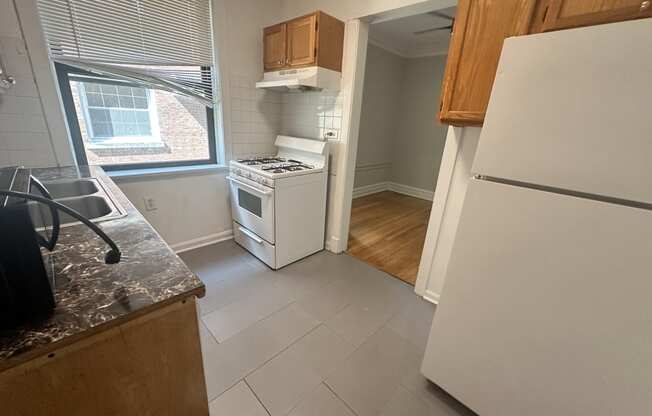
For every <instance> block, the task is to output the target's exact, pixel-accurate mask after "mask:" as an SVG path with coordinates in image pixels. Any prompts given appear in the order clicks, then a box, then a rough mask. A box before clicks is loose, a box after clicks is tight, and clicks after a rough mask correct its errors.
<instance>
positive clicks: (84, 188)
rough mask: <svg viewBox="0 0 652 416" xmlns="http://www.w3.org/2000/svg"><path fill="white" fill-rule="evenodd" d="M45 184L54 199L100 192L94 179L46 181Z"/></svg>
mask: <svg viewBox="0 0 652 416" xmlns="http://www.w3.org/2000/svg"><path fill="white" fill-rule="evenodd" d="M43 185H45V187H46V188H47V190H48V192H50V195H52V198H53V199H60V198H70V197H75V196H83V195H91V194H94V193H96V192H99V188H98V186H97V184H96V182H95V180H93V179H75V180H71V181H68V180H66V181H56V182H46V183H44V184H43Z"/></svg>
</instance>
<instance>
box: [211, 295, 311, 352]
mask: <svg viewBox="0 0 652 416" xmlns="http://www.w3.org/2000/svg"><path fill="white" fill-rule="evenodd" d="M238 302H239V301H238ZM233 303H235V302H233ZM293 303H295V301H290V302H289V303H286V304H285V305H282V306H281V307H279V308H278V309H275V310H273V311H271V312H270V313H269V314H267V315H265V316H263V317H262V318H260V319H258V320H257V321H256V322H253V323H252V324H251V325H249V326H246V327H244V328H242V329H240V330H239V331H238V332H235V333H233V334H231V335H230V336H229V337H228V338H226V339H224V340H223V341H221V342H220V341H218V343H222V342H226V341H228V340H229V339H231V338H233V337H235V336H236V335H238V334H241V333H242V332H244V331H246V330H247V329H249V328H251V327H252V326H254V325H256V324H257V323H259V322H262V321H264V320H265V319H267V318H269V317H270V316H272V315H274V314H275V313H277V312H280V311H282V310H283V309H285V308H286V307H288V306H290V305H292V304H293ZM231 304H232V303H231ZM225 307H226V306H225ZM221 309H223V308H221ZM219 310H220V309H217V310H215V311H213V312H218V311H219ZM213 312H211V313H213ZM311 316H312V315H311ZM206 327H207V328H208V325H206ZM208 330H209V331H210V332H211V334H212V332H213V331H211V330H210V328H208ZM215 339H217V337H215Z"/></svg>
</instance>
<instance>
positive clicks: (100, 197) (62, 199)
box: [28, 178, 126, 227]
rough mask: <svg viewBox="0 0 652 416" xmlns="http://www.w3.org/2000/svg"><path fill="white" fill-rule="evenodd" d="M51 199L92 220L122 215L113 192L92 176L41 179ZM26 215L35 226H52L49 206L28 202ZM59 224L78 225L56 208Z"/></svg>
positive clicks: (100, 220)
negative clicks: (46, 180) (30, 217)
mask: <svg viewBox="0 0 652 416" xmlns="http://www.w3.org/2000/svg"><path fill="white" fill-rule="evenodd" d="M43 185H44V186H45V187H46V188H47V190H48V192H50V195H51V196H52V199H54V200H55V201H57V202H59V203H61V204H63V205H65V206H67V207H68V208H71V209H74V210H75V211H77V212H79V213H80V214H81V215H83V216H84V217H86V218H88V219H89V220H91V221H93V222H102V221H109V220H113V219H116V218H120V217H124V216H125V215H126V214H125V211H124V209H123V208H122V207H121V206H120V204H119V203H118V202H117V201H116V200H115V199H114V198H113V195H111V193H110V192H109V191H108V190H107V189H106V188H105V187H104V186H103V185H102V183H101V182H100V181H98V180H97V179H95V178H84V179H74V180H62V181H51V182H43ZM28 204H29V210H30V215H31V216H32V219H33V221H34V223H35V225H36V226H37V227H42V226H50V225H52V219H51V217H50V211H49V209H48V208H47V207H46V206H45V205H44V204H40V203H38V202H29V203H28ZM59 219H60V223H61V226H62V227H64V226H67V225H72V224H78V223H79V221H78V220H77V219H76V218H74V217H72V216H70V215H68V214H66V213H65V212H63V211H59Z"/></svg>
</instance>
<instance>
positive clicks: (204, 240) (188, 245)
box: [170, 229, 233, 254]
mask: <svg viewBox="0 0 652 416" xmlns="http://www.w3.org/2000/svg"><path fill="white" fill-rule="evenodd" d="M232 238H233V230H232V229H229V230H225V231H222V232H219V233H215V234H209V235H206V236H204V237H199V238H193V239H192V240H187V241H182V242H180V243H176V244H173V245H171V246H170V247H171V248H172V250H174V252H175V253H177V254H178V253H183V252H184V251H190V250H194V249H196V248H200V247H205V246H209V245H211V244H215V243H219V242H221V241H226V240H230V239H232Z"/></svg>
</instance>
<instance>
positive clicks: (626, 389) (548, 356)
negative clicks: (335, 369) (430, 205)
mask: <svg viewBox="0 0 652 416" xmlns="http://www.w3.org/2000/svg"><path fill="white" fill-rule="evenodd" d="M651 269H652V212H650V211H647V210H643V209H638V208H631V207H624V206H620V205H615V204H609V203H604V202H597V201H593V200H587V199H582V198H576V197H572V196H566V195H559V194H552V193H548V192H543V191H537V190H532V189H527V188H520V187H514V186H510V185H504V184H497V183H493V182H487V181H478V180H472V181H471V184H470V185H469V189H468V192H467V195H466V199H465V205H464V210H463V213H462V217H461V220H460V226H459V228H458V231H457V236H456V241H455V246H454V250H453V255H452V258H451V263H450V265H449V267H448V275H447V278H446V284H445V287H444V290H443V294H442V298H441V302H440V304H439V306H438V307H437V312H436V313H435V318H434V321H433V325H432V331H431V334H430V339H429V341H428V347H427V349H426V355H425V358H424V361H423V366H422V372H423V373H424V374H425V375H426V376H427V377H428V378H429V379H431V380H432V381H434V382H435V383H437V384H438V385H440V386H441V387H442V388H444V389H445V390H447V391H448V392H449V393H450V394H452V395H453V396H455V397H456V398H457V399H459V400H460V401H461V402H462V403H464V404H466V405H467V406H469V407H470V408H471V409H472V410H474V411H475V412H477V413H478V414H480V415H482V416H491V415H499V416H523V415H528V416H550V415H555V416H566V415H568V416H570V415H573V416H578V415H591V416H603V415H604V416H607V415H643V414H649V412H650V409H652V395H651V394H650V387H651V386H652V353H651V351H652V306H651V304H652V302H651V300H650V299H651V294H652V275H651V271H650V270H651Z"/></svg>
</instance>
